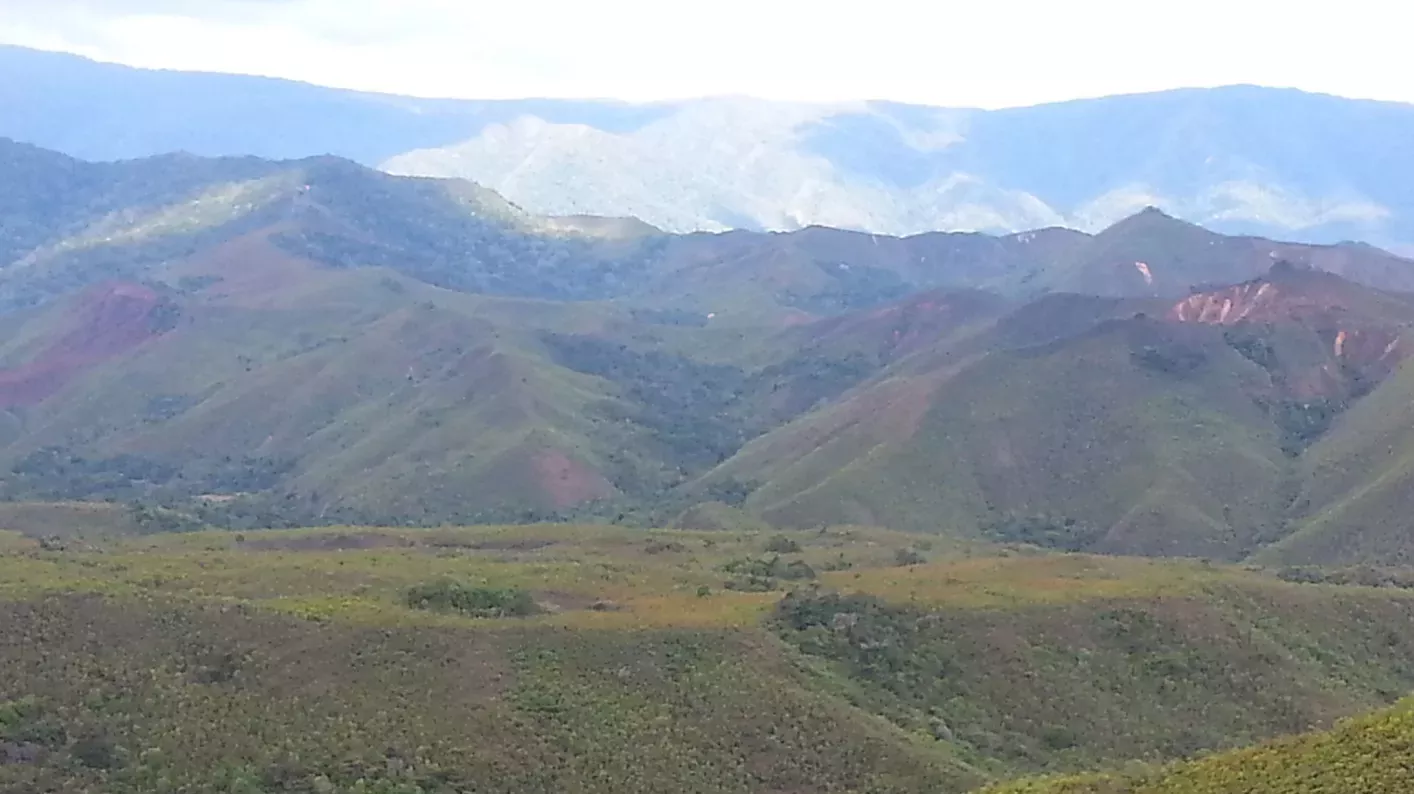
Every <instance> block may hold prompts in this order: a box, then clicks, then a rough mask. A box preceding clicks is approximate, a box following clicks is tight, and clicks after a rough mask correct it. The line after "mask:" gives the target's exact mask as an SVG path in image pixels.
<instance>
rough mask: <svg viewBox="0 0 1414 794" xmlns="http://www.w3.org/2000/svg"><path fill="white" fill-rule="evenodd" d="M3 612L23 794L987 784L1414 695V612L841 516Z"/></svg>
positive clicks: (530, 545) (103, 579)
mask: <svg viewBox="0 0 1414 794" xmlns="http://www.w3.org/2000/svg"><path fill="white" fill-rule="evenodd" d="M928 558H931V560H930V559H928ZM0 614H3V617H4V620H3V621H0V638H3V641H0V664H3V666H4V669H5V670H6V671H7V672H6V675H5V676H4V677H3V679H0V791H5V792H28V791H36V790H62V791H74V792H100V791H101V792H110V793H111V792H119V793H122V792H133V793H134V794H135V793H136V792H177V791H184V792H213V793H214V792H222V793H223V794H225V793H226V792H230V791H239V792H263V793H265V794H273V792H308V791H320V792H398V793H399V794H419V793H426V792H437V793H438V794H442V793H444V792H465V791H506V792H513V791H514V792H525V791H531V792H534V791H547V792H549V791H583V792H598V791H603V792H625V791H627V792H633V791H642V792H650V791H664V790H672V791H684V792H747V791H763V790H764V791H797V790H812V791H815V790H828V791H853V792H911V791H917V792H924V791H930V792H937V791H944V792H947V791H953V792H962V791H968V790H971V789H974V788H976V787H979V786H982V785H985V784H987V783H988V782H991V781H999V780H1005V779H1009V778H1013V777H1017V776H1020V775H1024V774H1028V773H1036V772H1045V771H1057V772H1065V771H1080V770H1084V769H1090V768H1097V767H1104V766H1112V765H1115V764H1120V763H1123V762H1125V761H1129V760H1132V759H1143V760H1147V761H1155V762H1159V761H1164V760H1168V759H1172V758H1176V757H1181V756H1186V755H1189V754H1192V753H1196V752H1201V751H1205V750H1213V749H1224V748H1230V747H1235V746H1239V745H1243V744H1248V743H1251V742H1254V741H1260V740H1263V739H1267V738H1271V737H1273V736H1277V735H1281V734H1287V733H1292V732H1298V731H1304V730H1308V729H1312V728H1321V727H1325V726H1328V725H1330V724H1331V723H1332V722H1333V721H1335V720H1337V719H1339V718H1341V717H1346V716H1349V715H1352V714H1355V713H1358V712H1362V711H1366V710H1369V709H1372V708H1376V707H1379V706H1382V705H1385V704H1388V703H1391V702H1393V701H1394V700H1395V699H1397V698H1398V697H1399V696H1401V695H1402V694H1403V693H1404V692H1407V691H1408V690H1409V689H1410V688H1411V687H1414V667H1411V665H1410V663H1409V661H1408V660H1409V659H1411V658H1414V646H1412V645H1410V642H1411V640H1410V638H1411V637H1414V598H1411V597H1410V596H1409V594H1408V593H1407V592H1405V591H1403V590H1390V589H1372V588H1362V587H1351V586H1332V585H1302V584H1293V583H1287V582H1282V581H1279V580H1276V579H1272V578H1268V577H1265V576H1263V575H1260V574H1257V573H1253V572H1250V571H1245V570H1242V569H1237V568H1229V567H1221V566H1204V565H1200V564H1197V563H1190V562H1163V561H1151V560H1137V559H1122V558H1103V557H1089V556H1079V555H1053V556H1052V555H1035V554H1020V555H1018V554H1016V553H1015V552H1009V551H1007V550H1005V549H999V548H996V547H989V546H985V545H942V544H940V543H938V542H937V541H936V539H934V540H932V541H930V540H929V539H927V538H925V537H922V536H917V535H905V534H901V533H893V532H886V531H882V530H871V529H865V528H848V527H842V528H835V529H831V530H828V531H824V532H798V533H789V534H782V535H770V534H761V533H756V532H732V531H712V532H643V531H637V530H627V529H622V528H609V527H575V526H530V527H482V528H466V529H459V528H447V529H442V530H405V529H404V530H399V529H379V528H367V527H361V528H360V527H344V528H331V529H324V530H317V531H307V530H301V531H267V532H249V533H244V534H240V533H229V532H226V533H208V532H203V533H189V534H181V535H171V534H159V535H147V536H128V537H123V536H115V535H112V534H108V535H102V534H98V535H94V534H88V535H83V536H79V537H73V538H69V539H68V540H66V541H62V542H57V543H56V542H48V541H47V542H45V543H44V544H42V545H41V544H40V543H38V542H36V541H35V540H33V539H32V538H29V537H27V536H25V535H21V534H15V533H4V534H0Z"/></svg>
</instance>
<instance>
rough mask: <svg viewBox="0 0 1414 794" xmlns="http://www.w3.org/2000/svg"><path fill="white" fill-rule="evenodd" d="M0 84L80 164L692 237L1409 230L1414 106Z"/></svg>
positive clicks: (1286, 97)
mask: <svg viewBox="0 0 1414 794" xmlns="http://www.w3.org/2000/svg"><path fill="white" fill-rule="evenodd" d="M0 86H3V89H0V105H3V106H4V107H5V108H6V110H7V112H6V114H5V116H4V118H3V119H0V136H6V137H11V138H16V139H19V140H23V141H27V142H29V143H33V144H36V145H40V146H44V147H47V148H51V149H57V150H60V151H63V152H65V153H68V154H70V155H73V156H77V157H83V158H88V159H99V160H115V159H125V158H135V157H145V156H151V155H157V154H163V153H167V152H171V151H187V152H191V153H193V154H198V155H205V156H231V155H256V156H260V157H265V158H272V159H284V158H292V159H294V158H302V157H310V156H317V155H326V154H333V155H337V156H341V157H346V158H350V159H353V160H356V161H358V162H361V163H363V164H364V165H368V166H375V167H378V166H382V167H385V168H386V169H388V170H390V171H393V172H396V173H406V174H418V175H427V176H460V177H466V178H469V179H473V180H475V181H477V182H479V183H481V184H483V185H486V186H487V187H489V188H492V189H494V190H497V191H499V192H500V193H501V194H503V195H505V196H506V197H507V198H508V199H510V200H511V201H514V202H516V203H517V204H519V205H521V206H523V207H526V208H527V209H529V210H530V211H532V212H535V213H538V214H549V215H584V214H588V215H601V216H630V217H637V218H641V219H643V220H645V221H647V222H648V223H650V224H653V225H654V226H657V227H659V228H663V229H667V230H671V231H678V232H686V231H696V230H722V229H728V228H744V229H756V230H795V229H800V228H804V227H807V226H811V225H822V226H832V227H840V228H849V229H858V230H862V231H868V232H873V233H880V234H894V235H906V234H914V233H921V232H927V231H958V230H962V231H989V232H1015V231H1023V230H1027V229H1032V228H1037V227H1045V226H1055V225H1063V226H1070V227H1074V228H1080V229H1084V230H1086V231H1091V232H1094V231H1099V230H1101V229H1103V228H1105V227H1107V226H1109V225H1111V224H1113V223H1115V222H1117V221H1119V220H1121V219H1122V218H1124V217H1127V216H1129V215H1131V214H1133V213H1134V212H1136V211H1138V210H1140V209H1142V208H1143V207H1145V206H1148V205H1157V206H1159V207H1162V208H1163V209H1165V210H1166V211H1168V212H1170V213H1171V214H1174V215H1176V216H1178V217H1182V218H1185V219H1187V220H1190V221H1193V222H1197V223H1202V224H1204V225H1208V226H1212V227H1214V228H1216V229H1219V230H1221V231H1224V232H1230V233H1245V234H1262V235H1268V236H1278V237H1296V238H1299V239H1308V240H1313V241H1321V242H1336V241H1340V240H1353V239H1363V240H1368V241H1370V242H1373V243H1376V244H1381V245H1386V246H1408V245H1411V244H1414V225H1412V224H1414V215H1411V213H1412V212H1414V195H1412V194H1411V193H1410V189H1409V187H1408V185H1409V184H1410V182H1411V180H1410V175H1411V173H1414V161H1411V160H1410V155H1409V152H1408V147H1406V146H1404V141H1406V140H1408V139H1409V137H1410V136H1411V134H1414V107H1410V106H1408V105H1402V104H1394V103H1378V102H1368V101H1355V100H1347V99H1341V98H1337V97H1332V96H1322V95H1311V94H1304V93H1301V92H1298V91H1292V90H1284V89H1268V88H1259V87H1254V86H1230V87H1225V88H1216V89H1189V90H1179V91H1168V92H1162V93H1156V94H1146V95H1135V96H1115V97H1107V98H1103V99H1093V100H1080V101H1074V102H1065V103H1059V104H1053V105H1042V106H1038V107H1031V108H1014V109H1008V110H997V111H978V110H967V109H951V108H933V107H920V106H911V105H900V104H895V103H889V102H856V103H846V104H838V105H802V104H792V103H781V102H766V101H759V100H750V99H740V98H712V99H701V100H691V101H681V102H664V103H655V104H646V105H626V104H622V103H616V102H593V101H568V100H544V99H539V100H518V101H457V100H435V101H434V100H424V99H414V98H408V97H395V96H381V95H370V94H359V93H355V92H349V91H340V90H333V89H325V88H319V87H317V86H311V85H305V84H299V83H290V82H287V81H280V80H270V79H262V78H251V77H241V76H233V75H216V74H194V73H181V72H167V71H145V70H138V69H130V68H127V67H122V66H116V65H111V64H99V63H94V62H92V61H87V60H84V59H82V58H78V57H74V56H68V55H60V54H56V53H47V52H37V51H33V50H25V49H20V48H15V47H3V48H0ZM1040 130H1044V131H1045V133H1044V134H1040V133H1038V131H1040Z"/></svg>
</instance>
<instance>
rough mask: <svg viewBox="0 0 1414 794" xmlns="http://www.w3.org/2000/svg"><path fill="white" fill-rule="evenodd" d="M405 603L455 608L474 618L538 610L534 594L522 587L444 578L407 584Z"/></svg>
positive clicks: (416, 606) (517, 615)
mask: <svg viewBox="0 0 1414 794" xmlns="http://www.w3.org/2000/svg"><path fill="white" fill-rule="evenodd" d="M407 605H408V606H410V607H412V608H414V609H436V610H445V611H451V612H458V613H460V614H463V615H466V616H467V617H473V618H523V617H528V616H530V615H534V614H536V613H538V612H540V611H541V609H540V605H539V604H537V603H535V597H534V596H532V595H531V594H530V593H528V592H526V591H524V590H520V589H516V588H493V587H471V586H469V585H465V584H461V583H458V582H447V581H442V582H433V583H431V584H420V585H414V586H412V587H409V588H408V591H407Z"/></svg>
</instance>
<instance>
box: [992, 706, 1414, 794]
mask: <svg viewBox="0 0 1414 794" xmlns="http://www.w3.org/2000/svg"><path fill="white" fill-rule="evenodd" d="M1411 740H1414V702H1405V703H1404V704H1402V705H1400V706H1398V707H1396V708H1393V709H1389V710H1387V711H1381V712H1377V713H1375V714H1372V715H1369V716H1366V717H1360V718H1357V719H1352V720H1349V721H1347V722H1343V723H1341V724H1340V725H1339V726H1337V727H1336V728H1334V729H1332V730H1330V731H1328V732H1325V733H1315V734H1309V735H1305V736H1298V737H1293V738H1289V739H1283V740H1280V741H1276V742H1272V743H1270V744H1266V745H1262V746H1260V747H1255V748H1252V749H1248V750H1239V751H1237V752H1232V753H1226V754H1222V755H1217V756H1214V757H1211V758H1205V759H1203V760H1201V761H1196V762H1193V763H1189V764H1182V765H1178V766H1174V767H1169V768H1165V769H1161V770H1156V771H1153V772H1149V773H1141V774H1135V775H1122V774H1121V775H1095V776H1088V777H1077V778H1059V779H1054V780H1042V781H1037V782H1028V783H1020V784H1014V785H1007V786H1001V787H999V788H995V789H988V791H989V792H993V794H1296V792H1315V791H1319V792H1322V793H1323V794H1365V792H1374V791H1408V790H1410V788H1412V787H1414V759H1411V758H1410V750H1409V748H1410V744H1411Z"/></svg>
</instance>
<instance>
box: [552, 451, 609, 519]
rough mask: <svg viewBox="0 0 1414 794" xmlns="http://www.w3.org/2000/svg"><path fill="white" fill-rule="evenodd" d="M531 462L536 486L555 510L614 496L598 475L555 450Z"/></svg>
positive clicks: (606, 482) (607, 483)
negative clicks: (538, 485) (537, 485)
mask: <svg viewBox="0 0 1414 794" xmlns="http://www.w3.org/2000/svg"><path fill="white" fill-rule="evenodd" d="M531 462H532V464H533V466H534V469H535V479H536V482H537V483H539V484H540V487H541V489H542V490H543V492H544V493H545V494H546V495H547V496H548V497H549V499H550V503H551V504H552V505H554V506H555V507H556V508H559V509H564V508H567V507H574V506H575V505H580V504H584V503H585V502H590V501H593V500H595V499H601V498H603V497H605V496H609V495H611V494H612V493H613V492H614V486H613V485H612V484H611V483H610V482H609V481H608V480H606V479H604V476H603V475H602V474H600V473H599V472H597V471H595V470H593V469H591V468H589V467H588V466H586V465H584V464H583V463H580V462H579V461H576V460H574V459H572V458H571V457H570V456H569V455H566V454H565V453H564V452H561V451H560V450H558V449H549V450H545V451H543V452H540V453H538V454H537V455H536V456H535V457H534V458H533V459H532V461H531Z"/></svg>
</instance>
